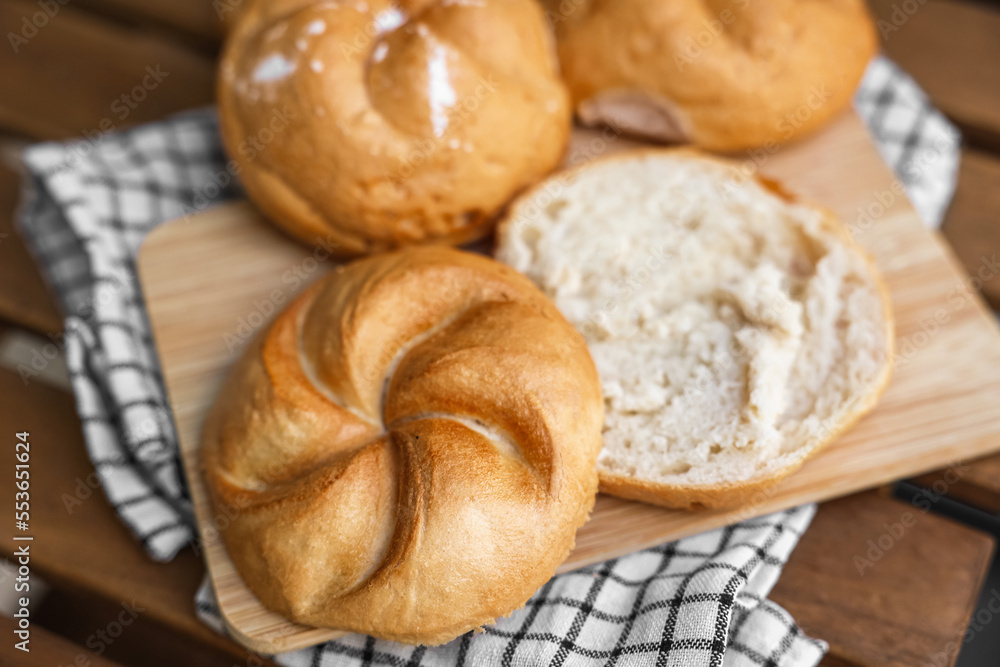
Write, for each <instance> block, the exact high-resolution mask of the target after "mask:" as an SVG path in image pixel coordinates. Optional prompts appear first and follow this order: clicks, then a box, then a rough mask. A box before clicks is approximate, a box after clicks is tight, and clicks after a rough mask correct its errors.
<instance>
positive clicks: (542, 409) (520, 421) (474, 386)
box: [202, 248, 603, 644]
mask: <svg viewBox="0 0 1000 667" xmlns="http://www.w3.org/2000/svg"><path fill="white" fill-rule="evenodd" d="M602 423H603V412H602V399H601V390H600V384H599V381H598V378H597V372H596V370H595V368H594V365H593V362H592V360H591V358H590V355H589V353H588V351H587V349H586V346H585V344H584V342H583V339H582V337H581V336H580V335H579V334H578V333H577V332H576V331H575V330H574V329H573V328H572V326H571V325H570V324H569V323H568V322H566V320H565V319H564V318H563V317H562V315H561V314H560V313H559V312H558V311H557V310H556V308H555V307H554V306H553V305H552V304H551V302H550V301H548V299H546V298H545V297H544V296H543V295H542V294H541V293H540V292H539V291H538V290H537V288H535V287H534V286H533V285H532V284H531V283H530V281H528V279H527V278H525V277H523V276H521V275H519V274H517V273H516V272H515V271H513V270H512V269H510V268H508V267H505V266H503V265H500V264H499V263H497V262H494V261H492V260H490V259H487V258H485V257H481V256H478V255H472V254H469V253H463V252H459V251H456V250H451V249H445V248H420V249H409V250H405V251H399V252H396V253H390V254H386V255H380V256H376V257H373V258H368V259H365V260H361V261H358V262H355V263H353V264H350V265H347V266H346V267H341V268H339V269H337V270H336V271H335V272H333V273H332V274H331V275H329V276H327V277H325V278H323V279H321V280H320V281H319V282H318V283H317V284H316V285H314V286H313V287H311V288H310V289H309V290H308V291H307V292H306V293H304V294H303V295H302V296H300V297H299V298H298V299H297V300H296V301H295V302H293V303H292V304H291V305H290V306H289V308H288V309H287V310H285V311H284V312H283V313H282V314H280V315H279V316H278V318H277V319H276V320H275V322H274V323H273V325H271V327H270V329H269V330H268V331H267V332H266V333H265V334H264V335H262V336H261V337H260V338H259V339H258V340H256V341H255V342H254V343H253V344H252V346H251V347H250V349H249V350H248V351H247V352H246V353H245V355H244V356H243V357H242V359H241V360H240V361H239V362H238V363H237V365H236V367H235V369H234V370H233V372H232V374H231V376H230V378H229V380H228V381H227V383H226V385H225V387H224V389H223V390H222V392H221V394H220V396H219V398H218V400H217V402H216V404H215V406H214V408H213V410H212V412H211V413H210V415H209V418H208V421H207V423H206V427H205V431H204V434H203V449H202V462H203V465H204V468H205V471H206V477H207V481H208V486H209V489H210V492H211V495H212V498H213V500H214V503H215V506H216V510H217V511H218V512H220V513H222V512H225V511H227V508H228V509H232V508H235V511H234V512H232V513H233V514H235V517H234V518H232V520H231V521H230V522H229V525H228V527H227V528H226V529H225V530H224V531H222V535H223V538H224V539H225V543H226V545H227V548H228V550H229V553H230V555H231V557H232V558H233V561H234V562H235V564H236V566H237V569H238V570H239V572H240V574H241V575H242V577H243V578H244V579H245V580H246V582H247V583H248V585H249V586H250V588H251V590H252V591H253V592H254V593H255V594H256V595H257V596H258V597H259V598H260V599H261V601H262V602H263V603H264V604H265V605H266V606H268V607H269V608H271V609H273V610H275V611H278V612H280V613H283V614H285V615H286V616H288V617H290V618H292V619H293V620H296V621H299V622H302V623H306V624H310V625H321V626H328V627H334V628H338V629H343V630H348V631H354V632H362V633H366V634H371V635H375V636H378V637H382V638H387V639H393V640H397V641H403V642H408V643H422V644H435V643H441V642H444V641H448V640H450V639H453V638H454V637H457V636H458V635H460V634H462V633H464V632H467V631H469V630H472V629H474V628H477V627H480V626H482V625H483V624H485V623H490V622H492V621H493V620H494V619H496V618H497V617H499V616H502V615H506V614H508V613H510V612H511V611H513V610H514V609H516V608H518V607H520V606H521V605H523V604H524V603H525V602H526V601H527V599H528V598H529V597H530V596H531V595H532V594H533V593H534V592H535V590H537V588H538V587H539V586H541V585H542V584H543V583H544V582H545V581H546V580H547V579H548V578H549V577H551V576H552V574H553V573H554V572H555V569H556V567H557V566H558V565H559V564H560V563H561V562H562V561H563V560H564V559H565V557H566V555H567V554H568V552H569V550H570V549H571V548H572V544H573V539H574V535H575V532H576V529H577V528H578V527H579V526H580V525H582V523H583V522H584V521H585V519H586V517H587V515H588V513H589V511H590V509H591V507H592V505H593V502H594V496H595V494H596V488H597V475H596V472H595V461H596V457H597V453H598V451H599V449H600V446H601V426H602Z"/></svg>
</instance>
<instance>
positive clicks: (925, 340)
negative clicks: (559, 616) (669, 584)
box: [139, 112, 1000, 652]
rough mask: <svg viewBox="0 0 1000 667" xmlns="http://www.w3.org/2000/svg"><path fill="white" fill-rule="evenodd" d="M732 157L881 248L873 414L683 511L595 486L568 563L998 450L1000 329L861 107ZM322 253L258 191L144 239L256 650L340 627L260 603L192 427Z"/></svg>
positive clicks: (167, 346)
mask: <svg viewBox="0 0 1000 667" xmlns="http://www.w3.org/2000/svg"><path fill="white" fill-rule="evenodd" d="M628 145H629V142H627V141H625V140H624V139H619V138H616V137H614V136H613V135H605V136H600V135H597V134H594V133H583V132H578V133H577V135H576V136H575V137H574V146H573V148H572V150H571V152H570V157H571V159H573V158H574V157H575V158H581V157H583V156H589V155H596V154H603V153H607V152H609V151H614V150H618V149H620V148H625V147H628ZM738 159H742V160H744V162H745V167H746V169H747V170H748V171H755V170H756V169H757V168H758V164H759V166H760V170H761V172H762V173H764V174H766V175H768V176H772V177H776V178H779V179H781V180H783V181H784V183H785V184H786V185H787V186H788V187H789V188H790V189H791V190H793V191H795V192H798V193H800V194H801V195H803V196H805V197H808V198H811V199H814V200H816V201H818V202H820V203H822V204H824V205H827V206H829V207H831V208H832V209H834V210H835V211H836V212H837V213H838V214H839V215H840V216H841V218H842V219H843V221H844V222H845V224H847V225H848V226H849V227H851V229H852V231H853V232H854V233H855V236H856V237H857V238H858V240H859V241H860V242H861V243H862V244H863V245H865V247H866V248H867V249H868V250H869V251H870V252H871V253H872V254H873V255H874V257H875V259H876V262H877V263H878V265H879V266H880V268H881V270H882V272H883V274H884V277H885V279H886V282H887V284H888V285H889V289H890V292H891V295H892V300H893V306H894V309H895V312H896V317H897V347H898V350H899V355H898V357H897V364H896V369H895V374H894V378H893V380H892V382H891V383H890V386H889V389H888V390H887V392H886V394H885V396H884V397H883V399H882V402H881V403H880V405H879V407H878V408H877V409H876V411H875V412H874V413H873V414H872V415H870V416H869V417H867V418H865V419H863V420H862V421H861V422H859V424H858V425H857V426H856V427H854V428H853V429H852V430H851V431H850V432H848V433H847V434H846V435H845V436H844V437H842V438H840V439H839V440H838V441H837V442H835V443H834V444H833V445H831V446H830V447H829V448H827V449H826V450H825V451H824V452H822V453H821V454H820V455H818V456H817V457H816V458H814V459H813V460H811V461H810V462H808V463H807V464H806V465H805V466H804V467H803V468H802V469H801V470H799V471H798V472H797V473H795V474H793V475H792V476H791V477H789V478H788V479H787V480H785V481H784V482H782V483H780V484H778V485H775V486H774V487H772V488H770V489H768V490H767V491H765V492H762V493H761V494H759V496H758V497H756V498H754V499H753V500H752V501H751V502H750V503H748V504H747V505H746V506H745V507H742V508H739V509H737V510H732V511H705V512H696V513H689V512H679V511H671V510H665V509H661V508H657V507H652V506H649V505H643V504H641V503H634V502H629V501H624V500H619V499H616V498H611V497H606V496H600V497H599V498H598V501H597V505H596V507H595V510H594V513H593V515H592V517H591V520H590V521H589V522H588V523H587V524H586V525H585V526H584V527H583V528H581V529H580V531H579V533H578V534H577V545H576V549H575V550H574V551H573V553H572V554H571V555H570V557H569V558H568V559H567V561H566V562H565V563H564V564H563V566H562V568H561V571H565V570H571V569H574V568H579V567H582V566H585V565H588V564H592V563H595V562H599V561H602V560H605V559H608V558H612V557H615V556H619V555H622V554H625V553H629V552H632V551H635V550H637V549H641V548H644V547H648V546H651V545H654V544H658V543H661V542H664V541H667V540H671V539H676V538H679V537H682V536H685V535H691V534H695V533H698V532H702V531H705V530H708V529H711V528H715V527H718V526H722V525H726V524H728V523H731V522H733V521H736V520H740V519H744V518H749V517H751V516H757V515H761V514H765V513H768V512H771V511H775V510H778V509H782V508H787V507H791V506H794V505H798V504H801V503H804V502H810V501H816V500H824V499H829V498H835V497H839V496H842V495H845V494H848V493H852V492H854V491H858V490H861V489H865V488H869V487H873V486H877V485H880V484H884V483H887V482H889V481H892V480H895V479H898V478H900V477H905V476H909V475H914V474H917V473H920V472H924V471H927V470H931V469H934V468H939V467H942V466H945V465H948V464H949V463H950V462H952V461H955V460H958V459H968V458H973V457H976V456H982V455H985V454H987V453H990V452H993V451H996V450H997V449H1000V412H998V411H997V410H996V409H995V407H996V405H997V404H998V402H1000V375H998V374H997V373H996V372H995V369H996V368H1000V332H998V330H997V327H996V324H995V323H994V321H993V319H992V317H991V316H989V315H988V314H987V312H986V311H985V308H984V306H983V304H982V302H981V300H980V299H979V296H978V294H977V293H975V292H974V291H969V290H968V289H967V285H966V283H967V279H966V278H965V275H964V273H963V272H962V271H961V268H960V267H959V265H958V263H957V261H956V260H955V258H954V257H953V256H952V255H951V254H950V251H949V250H948V249H947V248H946V246H945V245H944V244H943V243H942V241H941V238H940V237H939V236H938V235H937V234H935V233H932V232H929V231H927V230H926V229H925V228H924V227H923V226H922V224H921V223H920V221H919V219H918V217H917V215H916V214H915V212H914V211H913V209H912V207H911V206H910V204H909V202H908V201H906V199H905V197H904V196H902V195H900V194H897V192H898V191H899V188H898V187H894V182H893V178H892V176H891V174H890V173H889V171H888V169H887V168H886V166H885V165H884V164H883V163H882V162H881V161H880V159H879V157H878V155H877V153H876V151H875V149H874V147H873V145H872V144H871V141H870V139H869V137H868V135H867V133H866V131H865V129H864V127H863V126H862V124H861V122H860V120H858V118H857V117H856V116H855V115H854V114H853V113H850V112H849V113H846V114H844V115H843V116H841V117H840V118H839V119H837V120H835V121H834V122H833V123H832V124H831V125H829V126H828V127H827V128H825V129H824V130H823V131H822V132H821V133H820V134H818V135H816V136H814V137H812V138H810V139H808V140H807V141H805V142H801V143H798V144H795V145H792V146H787V147H784V148H781V149H778V150H777V151H776V152H774V153H773V154H765V155H757V156H755V157H754V156H750V155H747V156H743V157H742V158H738ZM328 268H329V262H324V261H318V260H317V259H316V256H315V255H314V251H313V250H311V249H309V248H306V247H303V246H299V245H296V244H295V243H293V242H291V241H289V240H288V239H287V238H286V237H284V236H283V235H281V234H280V233H278V232H277V231H274V230H273V228H272V227H271V226H269V225H268V224H266V223H265V222H264V221H263V220H262V219H261V218H260V217H259V216H258V215H257V214H256V213H255V212H254V210H253V208H252V207H251V206H249V205H248V204H234V205H228V206H225V207H219V208H216V209H212V210H209V211H206V212H204V213H202V214H200V215H197V216H195V217H192V218H190V219H185V220H178V221H175V222H172V223H169V224H167V225H165V226H163V227H160V228H159V229H157V230H156V231H154V232H153V233H152V234H151V235H150V236H149V238H148V239H147V241H146V243H145V245H144V246H143V248H142V250H141V252H140V258H139V272H140V277H141V280H142V283H143V289H144V292H145V297H146V303H147V306H148V309H149V314H150V318H151V322H152V326H153V330H154V337H155V340H156V343H157V347H158V350H159V353H160V359H161V363H162V366H163V371H164V377H165V381H166V385H167V389H168V393H169V396H170V400H171V404H172V407H173V410H174V417H175V420H176V424H177V428H178V432H179V437H180V444H181V453H182V458H183V459H184V463H185V467H186V471H187V474H188V481H189V484H190V488H191V494H192V498H193V501H194V504H195V509H196V512H197V514H198V517H199V520H200V524H201V529H202V537H203V539H204V549H205V553H206V557H207V562H208V565H209V570H210V572H211V575H212V577H213V579H214V581H215V585H216V590H217V592H218V595H219V603H220V606H221V608H222V611H223V614H224V617H225V619H226V621H227V624H228V625H229V628H230V630H231V631H232V632H233V634H234V636H236V637H237V638H238V639H239V640H240V641H243V642H244V643H245V644H247V645H248V646H250V647H251V648H254V649H255V650H258V651H262V652H273V651H285V650H291V649H294V648H299V647H304V646H308V645H311V644H314V643H318V642H320V641H323V640H325V639H328V638H330V637H332V636H335V634H336V633H334V632H332V631H329V630H322V629H315V628H306V627H303V626H299V625H295V624H293V623H290V622H289V621H287V620H286V619H284V618H282V617H281V616H279V615H277V614H274V613H271V612H268V611H267V610H266V609H264V608H263V607H262V606H261V605H260V603H259V602H258V601H257V600H256V598H255V597H254V596H253V595H252V594H251V593H250V592H249V590H248V589H247V588H246V586H245V584H244V583H243V582H242V580H241V579H240V577H239V575H238V574H237V573H236V571H235V569H234V568H233V564H232V562H231V561H230V560H229V558H228V556H227V554H226V551H225V548H224V546H223V545H222V543H221V540H219V539H218V536H217V534H216V533H215V531H211V530H208V531H207V532H206V529H207V528H209V527H211V526H212V525H213V524H218V523H220V522H219V521H217V520H216V518H217V517H216V512H215V511H214V510H213V509H212V508H211V507H210V506H209V504H208V502H207V498H206V495H205V489H204V484H203V481H202V478H201V476H200V474H199V473H198V466H197V448H198V436H199V432H200V428H201V424H202V419H203V417H204V414H205V412H206V410H207V408H208V406H209V405H210V404H211V402H212V400H213V398H214V395H215V393H216V391H217V389H218V387H219V386H220V383H221V382H222V379H223V378H224V376H225V373H226V370H227V369H228V367H229V366H230V364H231V363H232V362H233V361H234V360H235V358H236V357H237V356H238V354H239V352H240V349H241V348H242V345H243V344H245V343H246V341H247V340H249V338H250V337H251V336H252V335H253V334H254V333H256V332H257V331H260V330H261V328H262V327H263V326H264V324H265V322H266V320H267V318H268V316H270V315H272V314H273V313H274V312H275V311H276V310H277V309H278V308H280V306H281V304H283V303H287V301H288V299H290V298H291V296H292V295H293V294H294V293H295V292H297V291H298V290H300V289H301V288H302V287H304V286H305V285H306V284H308V283H309V282H311V281H312V280H314V279H315V278H317V277H319V275H321V274H322V273H323V272H324V271H325V270H327V269H328Z"/></svg>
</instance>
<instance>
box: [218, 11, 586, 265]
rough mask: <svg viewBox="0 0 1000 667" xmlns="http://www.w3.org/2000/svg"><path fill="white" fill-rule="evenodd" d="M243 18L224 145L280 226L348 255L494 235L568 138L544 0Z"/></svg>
mask: <svg viewBox="0 0 1000 667" xmlns="http://www.w3.org/2000/svg"><path fill="white" fill-rule="evenodd" d="M231 23H232V25H231V26H230V27H229V29H228V33H227V38H226V42H225V45H224V48H223V53H222V57H221V61H220V65H219V76H218V81H217V98H218V105H219V123H220V129H221V132H222V138H223V143H224V144H225V147H226V150H227V152H228V153H229V155H230V157H231V158H232V160H233V161H234V162H235V164H236V168H237V170H238V172H239V175H240V178H241V180H242V182H243V185H244V186H245V188H246V191H247V193H248V195H249V196H250V198H251V199H252V200H253V201H254V203H255V204H257V206H258V207H260V209H261V210H262V211H263V212H264V213H265V214H266V215H267V216H268V217H269V218H270V219H271V220H272V221H273V222H274V223H275V224H277V225H278V226H280V227H281V228H283V229H284V230H285V231H286V232H288V233H289V234H291V235H292V236H294V237H296V238H298V239H299V240H301V241H304V242H306V243H309V244H317V243H322V244H323V245H324V247H328V248H329V247H332V248H333V251H334V254H336V255H339V256H345V257H347V256H356V255H361V254H367V253H373V252H379V251H383V250H387V249H392V248H397V247H402V246H405V245H410V244H435V243H436V244H451V245H454V244H461V243H466V242H468V241H472V240H475V239H477V238H479V237H482V236H484V235H486V234H487V233H488V232H489V231H490V230H491V229H492V227H493V224H494V222H495V219H494V218H495V213H496V212H497V211H498V210H499V209H500V207H501V206H503V204H504V203H505V202H506V201H507V200H508V199H509V198H510V197H511V196H513V195H514V194H515V193H517V192H519V191H520V190H522V189H523V188H525V187H526V186H528V185H530V184H531V183H533V182H535V181H536V180H538V179H539V178H541V177H542V176H544V175H545V174H547V173H548V172H550V171H551V170H552V169H554V168H555V167H556V165H557V164H558V163H559V160H560V159H561V157H562V154H563V152H564V150H565V147H566V145H567V142H568V139H569V132H570V126H571V115H572V112H571V108H570V102H569V95H568V91H567V90H566V87H565V85H564V84H563V83H562V81H561V79H559V77H558V75H557V70H558V64H557V60H556V55H555V46H554V42H553V39H552V36H551V33H550V31H549V30H548V27H547V26H546V24H545V20H544V17H543V15H542V12H541V10H540V8H539V7H538V6H537V4H536V3H535V2H534V0H481V1H479V2H475V3H466V2H446V1H445V0H401V1H400V2H398V3H391V2H390V1H389V0H369V1H367V2H357V3H355V2H339V1H338V2H317V1H316V0H269V1H267V2H264V1H260V0H258V1H257V2H253V3H252V4H250V5H249V6H248V7H247V8H245V9H243V10H241V11H240V12H239V13H238V14H237V15H235V16H234V17H232V20H231Z"/></svg>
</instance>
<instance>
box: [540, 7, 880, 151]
mask: <svg viewBox="0 0 1000 667" xmlns="http://www.w3.org/2000/svg"><path fill="white" fill-rule="evenodd" d="M543 3H544V4H545V5H546V10H547V11H546V14H547V15H548V17H549V20H550V22H551V23H552V24H553V25H554V27H555V30H556V36H557V40H558V49H559V58H560V61H561V63H562V68H563V76H564V78H565V80H566V82H567V84H568V85H569V88H570V92H571V94H572V96H573V102H574V104H575V105H576V108H577V113H578V115H579V117H580V119H581V120H582V121H583V122H585V123H587V124H597V123H608V124H610V125H612V126H615V127H619V128H621V129H622V130H623V131H625V132H628V133H632V134H638V135H640V136H645V137H649V138H653V139H658V140H662V141H669V142H692V143H694V144H697V145H699V146H702V147H704V148H707V149H709V150H716V151H736V150H741V149H747V148H753V147H761V146H768V147H772V148H773V147H774V146H776V145H777V144H778V143H781V142H784V141H788V140H790V139H792V138H794V137H797V136H799V135H802V134H805V133H807V132H809V131H811V130H813V129H815V128H817V127H819V126H820V125H822V124H823V123H824V122H826V121H827V119H829V118H830V117H831V116H833V115H834V114H835V113H836V112H838V111H839V110H841V109H842V108H844V107H845V106H847V104H848V103H849V102H850V100H851V96H852V94H853V92H854V89H855V88H856V87H857V84H858V82H859V81H860V80H861V76H862V74H864V70H865V67H866V65H867V63H868V61H869V59H870V58H871V57H872V55H873V54H874V53H875V48H876V42H875V28H874V25H873V23H872V21H871V18H870V16H869V14H868V11H867V9H866V7H865V3H864V1H863V0H820V1H817V0H767V1H766V2H750V0H543Z"/></svg>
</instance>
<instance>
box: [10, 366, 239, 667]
mask: <svg viewBox="0 0 1000 667" xmlns="http://www.w3.org/2000/svg"><path fill="white" fill-rule="evenodd" d="M0 424H3V425H4V429H5V433H4V434H3V437H4V438H7V439H8V440H10V438H12V437H13V434H14V433H15V432H17V431H22V430H25V431H28V432H29V433H30V434H31V436H30V442H31V469H30V470H31V524H30V531H29V534H30V535H32V536H33V537H34V541H33V542H32V562H31V566H32V569H33V571H34V572H35V573H37V574H38V575H39V576H41V577H43V578H44V579H45V580H46V581H48V582H49V583H51V584H53V585H54V586H61V587H68V588H71V589H74V590H79V591H84V592H87V593H88V594H90V595H92V596H98V597H101V598H103V599H106V600H111V601H113V602H114V603H115V604H118V603H119V602H120V601H122V600H132V599H133V598H134V599H136V600H137V601H138V603H139V604H140V605H142V606H143V607H146V609H147V611H146V612H144V618H146V619H148V620H150V621H151V622H156V623H159V624H161V625H162V626H165V627H166V628H169V629H170V630H171V631H173V632H176V633H179V634H180V635H182V636H184V637H186V638H187V640H188V641H191V642H200V643H201V644H203V645H207V646H211V647H214V648H216V649H219V650H222V651H226V652H227V653H228V654H229V655H231V656H233V657H235V659H236V660H237V664H245V663H244V662H243V661H245V660H246V659H247V658H248V653H247V651H246V650H245V649H243V648H242V647H240V646H238V645H236V644H235V643H233V642H232V641H231V640H229V639H227V638H225V637H223V636H221V635H219V634H217V633H216V632H214V631H213V630H211V629H210V628H209V627H208V626H206V625H205V624H204V623H202V622H201V621H200V620H199V619H198V618H197V617H196V616H195V610H194V594H195V591H196V590H197V588H198V586H199V585H200V583H201V580H202V576H203V573H204V565H203V564H202V562H201V560H200V559H199V558H198V557H197V556H196V555H195V554H194V553H193V552H192V551H190V550H186V551H183V552H182V553H180V554H179V555H178V556H177V557H176V558H175V559H174V560H173V561H172V562H170V563H166V564H163V563H155V562H153V561H152V560H150V559H149V557H148V556H147V555H146V553H145V551H144V550H143V548H142V546H141V545H140V544H138V543H137V542H136V541H135V539H134V538H133V537H132V536H131V535H130V534H129V533H128V532H127V529H126V528H125V526H124V525H123V524H122V523H121V521H120V520H119V518H118V516H117V515H116V514H115V513H114V511H113V510H112V508H111V507H110V505H109V504H108V502H107V500H106V498H105V496H104V492H103V491H102V490H101V488H100V486H99V484H98V483H97V481H96V477H95V476H94V475H93V467H92V466H91V464H90V461H89V460H88V459H87V455H86V450H85V448H84V444H83V439H82V432H81V426H80V421H79V419H78V418H77V416H76V408H75V406H74V402H73V398H72V397H71V396H70V395H69V394H68V393H66V392H64V391H60V390H58V389H54V388H52V387H49V386H47V385H45V384H42V383H40V382H31V383H29V384H27V385H25V384H24V383H23V382H22V381H21V379H20V378H19V377H18V375H17V374H15V373H14V372H12V371H10V370H7V369H2V368H0ZM10 446H11V447H12V444H11V445H10ZM13 485H14V476H13V475H5V476H3V478H2V479H0V506H5V507H11V506H12V503H13V493H14V486H13ZM88 494H89V495H88ZM78 500H79V501H81V502H80V503H79V504H77V501H78ZM70 510H72V512H70ZM13 545H14V543H13V542H11V541H10V540H0V555H2V556H5V557H8V558H10V557H11V555H12V552H13V549H14V546H13Z"/></svg>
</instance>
